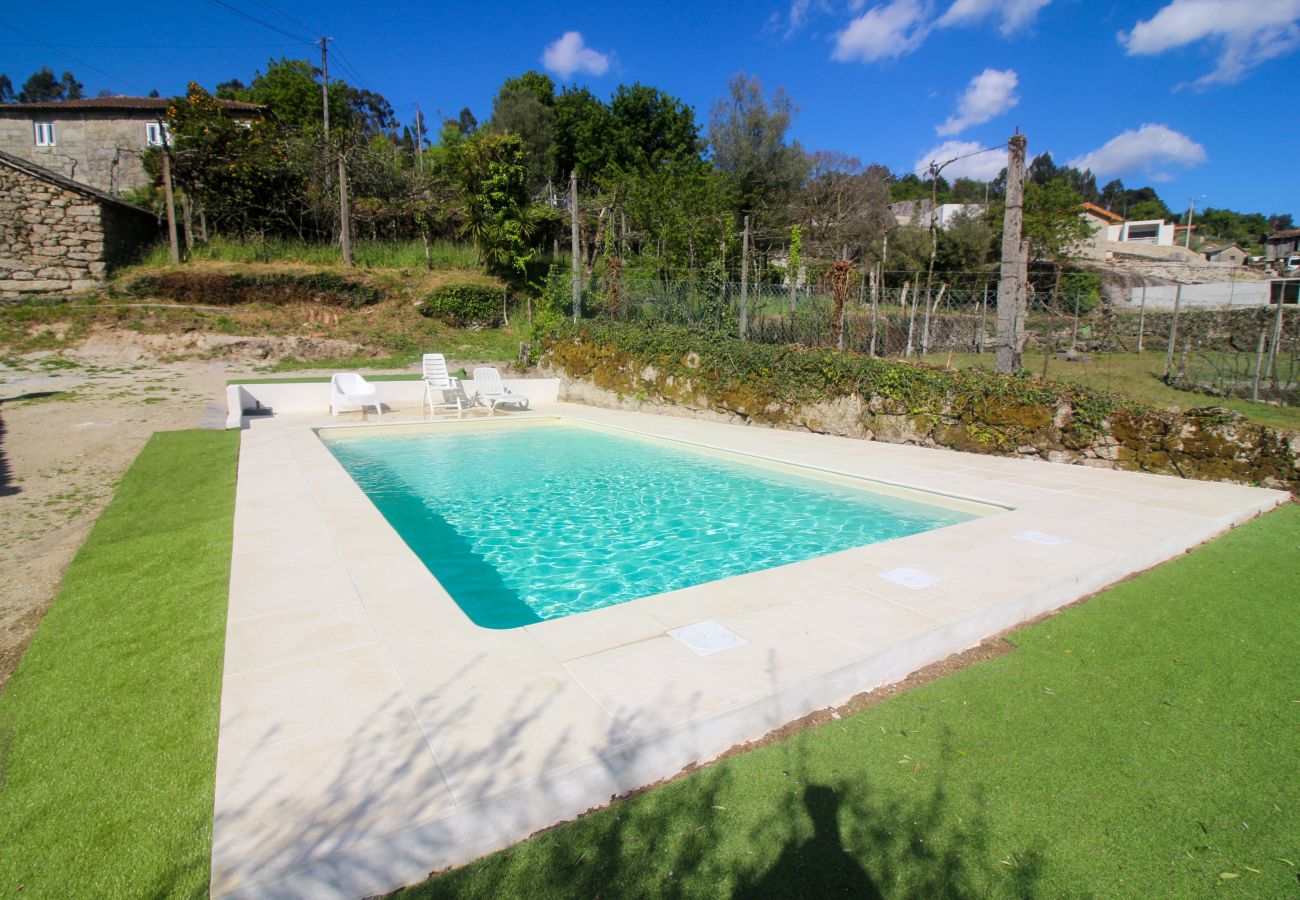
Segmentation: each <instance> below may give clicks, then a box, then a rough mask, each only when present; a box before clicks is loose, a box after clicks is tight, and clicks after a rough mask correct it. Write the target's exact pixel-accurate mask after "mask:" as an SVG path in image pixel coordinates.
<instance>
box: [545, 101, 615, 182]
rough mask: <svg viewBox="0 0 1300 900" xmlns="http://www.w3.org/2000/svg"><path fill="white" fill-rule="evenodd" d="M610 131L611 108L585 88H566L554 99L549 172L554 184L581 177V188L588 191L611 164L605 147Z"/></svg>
mask: <svg viewBox="0 0 1300 900" xmlns="http://www.w3.org/2000/svg"><path fill="white" fill-rule="evenodd" d="M608 129H609V107H607V106H606V105H605V104H604V103H602V102H601V101H600V99H599V98H598V97H596V95H595V94H593V93H592V92H591V91H589V90H587V89H586V88H565V89H564V90H563V91H561V92H560V95H559V96H558V97H556V98H555V137H554V140H553V142H552V144H551V152H550V170H551V178H552V181H553V182H554V183H555V184H564V183H566V182H567V181H568V180H569V173H570V172H577V173H578V184H579V186H580V187H582V188H588V187H590V186H592V185H594V184H595V182H596V179H597V178H598V177H599V176H600V175H601V174H602V173H603V172H604V170H605V164H606V162H607V161H608V153H607V148H606V146H605V139H606V134H607V132H608Z"/></svg>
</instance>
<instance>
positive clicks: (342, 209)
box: [339, 149, 352, 266]
mask: <svg viewBox="0 0 1300 900" xmlns="http://www.w3.org/2000/svg"><path fill="white" fill-rule="evenodd" d="M339 242H340V244H341V245H342V247H343V265H345V266H350V265H352V212H351V210H349V209H348V169H347V166H346V165H345V164H344V160H343V150H342V149H340V150H339Z"/></svg>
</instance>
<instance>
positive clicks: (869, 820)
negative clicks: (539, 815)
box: [394, 738, 1042, 900]
mask: <svg viewBox="0 0 1300 900" xmlns="http://www.w3.org/2000/svg"><path fill="white" fill-rule="evenodd" d="M804 752H805V751H804V750H803V749H802V742H801V741H800V740H799V739H798V738H796V739H792V740H790V741H787V742H785V743H784V744H779V745H773V746H771V747H768V748H764V749H761V750H758V751H753V753H755V754H759V755H761V756H762V757H763V758H762V760H761V768H760V769H755V768H754V767H753V766H750V765H745V766H740V765H734V763H737V762H741V761H743V758H742V759H733V760H730V761H727V762H723V763H720V764H718V765H713V766H710V767H708V768H706V769H703V770H700V771H697V772H695V773H694V774H692V775H690V776H688V777H686V778H683V779H680V780H678V781H675V782H672V783H670V784H668V785H665V786H662V787H659V788H656V789H654V790H652V791H650V792H647V793H646V794H643V795H640V796H638V797H635V798H632V799H630V800H626V801H621V802H618V803H615V804H613V805H612V806H610V807H608V808H606V809H603V810H600V811H598V812H594V813H591V814H588V815H587V816H584V817H582V818H581V819H579V820H577V821H576V822H572V823H569V824H566V825H562V826H559V827H557V828H554V829H551V830H548V831H546V832H543V833H541V834H538V835H535V836H533V837H532V838H531V839H530V840H528V841H527V842H525V843H523V844H520V845H516V846H515V847H512V848H509V849H507V850H504V851H501V852H498V853H495V854H492V855H490V856H488V857H485V858H483V859H481V860H479V861H477V862H475V863H473V864H471V865H469V866H465V867H462V868H459V869H454V870H451V871H449V872H446V873H443V874H441V875H438V876H435V877H433V878H430V879H429V880H428V881H426V882H424V883H423V884H420V885H416V886H413V887H411V888H408V889H406V890H404V891H402V892H398V894H396V895H394V896H396V897H400V898H402V900H412V898H434V897H496V896H575V897H581V896H590V897H596V896H600V897H632V896H637V897H641V896H651V897H698V896H710V897H711V896H732V897H741V898H750V900H753V898H790V897H807V898H823V897H855V898H881V897H890V898H896V897H904V898H917V900H921V898H934V897H952V898H957V897H974V896H988V895H990V894H995V895H998V896H1011V897H1032V896H1035V894H1036V893H1037V892H1038V890H1039V887H1038V884H1039V881H1040V879H1041V875H1042V860H1041V857H1040V854H1039V853H1038V852H1037V851H1036V850H1033V849H1029V850H1024V851H1022V852H1017V853H1016V854H1014V856H1010V855H1008V854H1007V853H1005V852H1003V851H1001V850H995V849H993V847H992V846H991V844H990V840H989V823H988V822H987V820H986V819H985V818H984V816H983V812H982V810H983V807H984V804H983V802H982V798H981V797H980V796H978V795H976V796H975V797H973V798H972V799H973V801H974V802H973V803H954V802H953V799H952V798H950V796H949V793H948V788H947V779H946V777H944V776H943V775H941V774H940V775H937V776H933V777H931V778H927V779H926V781H927V782H929V785H928V786H926V785H924V784H922V785H918V789H917V790H916V791H910V790H903V791H900V790H899V789H898V788H897V786H891V785H888V784H887V782H886V780H885V779H881V781H880V785H879V786H877V784H876V782H875V780H874V779H872V778H870V777H868V776H866V775H865V774H863V773H861V772H859V773H855V774H851V775H846V776H844V777H835V778H830V779H825V778H822V779H818V778H816V777H812V776H809V775H807V774H806V772H805V767H804V765H803V763H804V761H805V760H804ZM849 767H850V766H846V767H845V768H849ZM774 775H775V776H777V777H780V776H784V778H783V779H781V781H780V782H779V784H780V787H778V788H777V796H775V797H773V796H770V795H769V796H766V797H765V796H763V794H762V788H761V787H759V788H758V789H757V790H758V794H757V796H756V795H755V788H754V785H755V784H756V783H773V782H772V778H773V776H774ZM972 806H973V807H974V809H975V810H976V812H975V814H974V815H972V814H971V813H970V808H971V807H972Z"/></svg>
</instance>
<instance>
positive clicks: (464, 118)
mask: <svg viewBox="0 0 1300 900" xmlns="http://www.w3.org/2000/svg"><path fill="white" fill-rule="evenodd" d="M456 127H457V128H459V129H460V133H461V134H463V135H465V137H469V136H470V135H471V134H473V133H474V132H476V131H478V119H476V118H474V114H473V113H472V112H470V111H469V107H468V106H465V107H461V110H460V115H459V116H458V117H457V118H456Z"/></svg>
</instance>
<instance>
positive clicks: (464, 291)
mask: <svg viewBox="0 0 1300 900" xmlns="http://www.w3.org/2000/svg"><path fill="white" fill-rule="evenodd" d="M504 302H505V295H504V294H503V292H502V291H501V289H500V288H494V287H488V286H486V285H482V284H452V285H448V286H447V287H442V288H438V290H436V291H434V292H433V293H432V294H430V295H429V297H428V299H427V300H425V301H424V305H423V306H421V307H420V313H421V314H423V315H425V316H428V317H429V318H431V319H438V320H439V321H442V322H446V323H447V324H448V325H454V326H456V327H458V328H465V327H484V328H496V327H497V326H498V325H500V324H501V322H502V317H503V313H502V307H503V304H504Z"/></svg>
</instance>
